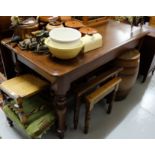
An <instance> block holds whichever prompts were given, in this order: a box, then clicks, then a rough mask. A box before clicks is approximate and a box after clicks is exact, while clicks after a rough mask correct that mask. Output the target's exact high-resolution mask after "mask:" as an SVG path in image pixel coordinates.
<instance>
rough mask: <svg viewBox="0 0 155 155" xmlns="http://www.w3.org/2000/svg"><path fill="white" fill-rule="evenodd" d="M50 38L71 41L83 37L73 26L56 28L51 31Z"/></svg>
mask: <svg viewBox="0 0 155 155" xmlns="http://www.w3.org/2000/svg"><path fill="white" fill-rule="evenodd" d="M49 36H50V38H51V39H52V40H53V41H55V42H59V43H71V42H74V41H78V40H80V38H81V33H80V32H79V31H78V30H76V29H73V28H67V27H61V28H55V29H53V30H52V31H50V33H49Z"/></svg>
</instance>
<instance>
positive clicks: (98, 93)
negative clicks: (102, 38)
mask: <svg viewBox="0 0 155 155" xmlns="http://www.w3.org/2000/svg"><path fill="white" fill-rule="evenodd" d="M122 70H123V68H112V69H111V70H108V71H106V72H104V73H102V74H101V75H99V76H97V77H96V78H95V79H93V80H91V81H89V82H88V83H87V84H86V85H85V86H82V87H80V88H78V89H77V90H76V105H75V111H74V129H77V126H78V118H79V112H80V105H81V98H82V97H83V96H84V95H85V94H87V93H91V94H90V95H88V96H86V102H85V103H86V116H85V133H87V132H88V126H89V125H88V124H89V123H88V122H89V119H90V111H91V110H92V108H93V105H94V104H96V103H97V102H98V101H99V100H101V99H102V98H103V97H105V96H107V95H108V94H110V93H111V95H112V97H111V98H109V99H110V100H109V107H108V111H107V113H110V112H111V110H112V102H113V100H114V97H115V93H116V91H117V88H118V85H119V83H120V81H121V79H120V78H116V77H117V76H118V73H119V72H120V71H122ZM109 80H110V81H109ZM107 81H108V82H107ZM103 83H104V84H103ZM97 87H98V88H97ZM95 88H96V89H95ZM94 89H95V91H94ZM92 91H93V92H92Z"/></svg>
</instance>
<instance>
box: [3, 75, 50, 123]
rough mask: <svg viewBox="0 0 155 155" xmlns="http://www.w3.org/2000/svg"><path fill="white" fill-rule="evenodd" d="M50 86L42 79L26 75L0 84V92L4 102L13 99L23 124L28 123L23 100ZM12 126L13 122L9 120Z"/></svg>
mask: <svg viewBox="0 0 155 155" xmlns="http://www.w3.org/2000/svg"><path fill="white" fill-rule="evenodd" d="M47 86H48V83H47V82H45V81H43V80H42V79H40V78H38V77H36V76H34V75H31V74H25V75H21V76H17V77H14V78H12V79H10V80H6V81H4V82H2V83H1V84H0V90H1V93H2V95H3V100H4V101H5V100H8V99H9V98H10V99H13V100H14V101H15V102H16V104H15V106H16V109H18V117H19V119H20V121H21V123H23V124H26V123H27V116H26V114H25V113H24V111H23V105H22V104H23V100H24V99H25V98H28V97H30V96H33V95H35V94H37V93H39V92H40V91H42V90H43V89H44V88H46V87H47ZM9 123H10V125H12V122H11V121H10V120H9Z"/></svg>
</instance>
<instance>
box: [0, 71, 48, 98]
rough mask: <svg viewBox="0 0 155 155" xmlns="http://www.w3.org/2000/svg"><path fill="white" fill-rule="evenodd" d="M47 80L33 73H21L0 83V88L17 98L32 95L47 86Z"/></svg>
mask: <svg viewBox="0 0 155 155" xmlns="http://www.w3.org/2000/svg"><path fill="white" fill-rule="evenodd" d="M47 85H48V84H47V82H45V81H43V80H41V79H40V78H38V77H36V76H34V75H31V74H26V75H21V76H17V77H14V78H12V79H10V80H6V81H4V82H2V83H1V84H0V89H1V90H2V91H3V92H5V93H6V94H7V95H9V96H10V97H12V98H13V99H16V98H19V97H21V98H23V97H24V98H25V97H28V96H32V95H34V94H36V93H37V92H39V91H41V90H42V89H43V88H45V87H46V86H47Z"/></svg>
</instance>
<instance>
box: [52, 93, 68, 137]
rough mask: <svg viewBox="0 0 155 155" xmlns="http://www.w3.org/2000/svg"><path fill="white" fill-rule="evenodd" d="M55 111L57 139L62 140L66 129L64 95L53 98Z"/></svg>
mask: <svg viewBox="0 0 155 155" xmlns="http://www.w3.org/2000/svg"><path fill="white" fill-rule="evenodd" d="M55 110H56V115H57V134H58V136H59V138H64V131H65V128H66V111H67V104H66V97H65V95H56V96H55Z"/></svg>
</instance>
